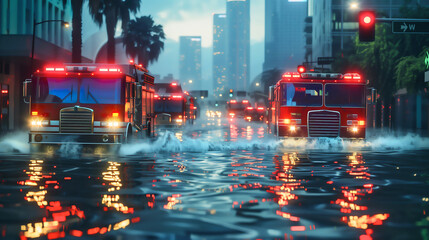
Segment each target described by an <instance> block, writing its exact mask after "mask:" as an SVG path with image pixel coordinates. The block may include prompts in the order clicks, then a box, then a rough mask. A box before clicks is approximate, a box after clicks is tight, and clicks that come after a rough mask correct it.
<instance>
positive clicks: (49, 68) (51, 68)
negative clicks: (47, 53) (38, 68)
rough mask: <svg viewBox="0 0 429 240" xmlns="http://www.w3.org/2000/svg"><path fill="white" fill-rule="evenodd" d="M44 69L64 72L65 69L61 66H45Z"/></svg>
mask: <svg viewBox="0 0 429 240" xmlns="http://www.w3.org/2000/svg"><path fill="white" fill-rule="evenodd" d="M45 70H46V71H47V72H64V70H65V69H64V68H63V67H58V68H54V67H47V68H45Z"/></svg>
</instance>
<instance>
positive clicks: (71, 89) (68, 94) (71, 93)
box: [61, 85, 73, 102]
mask: <svg viewBox="0 0 429 240" xmlns="http://www.w3.org/2000/svg"><path fill="white" fill-rule="evenodd" d="M71 95H73V85H72V86H71V87H70V92H69V93H67V95H66V96H65V97H64V98H62V99H61V102H64V100H65V99H66V98H68V97H69V96H71ZM70 100H71V101H73V98H72V99H70Z"/></svg>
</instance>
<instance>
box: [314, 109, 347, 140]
mask: <svg viewBox="0 0 429 240" xmlns="http://www.w3.org/2000/svg"><path fill="white" fill-rule="evenodd" d="M339 134H340V114H339V113H338V112H333V111H312V112H309V113H308V136H309V137H338V136H339Z"/></svg>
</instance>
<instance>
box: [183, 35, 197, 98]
mask: <svg viewBox="0 0 429 240" xmlns="http://www.w3.org/2000/svg"><path fill="white" fill-rule="evenodd" d="M179 68H180V69H179V74H180V81H181V83H182V86H183V88H184V89H185V90H187V91H190V90H201V89H202V87H203V85H202V83H201V37H200V36H181V37H180V60H179Z"/></svg>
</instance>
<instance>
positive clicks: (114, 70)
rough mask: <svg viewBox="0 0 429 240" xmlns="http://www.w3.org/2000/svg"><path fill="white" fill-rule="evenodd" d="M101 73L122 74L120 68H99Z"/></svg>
mask: <svg viewBox="0 0 429 240" xmlns="http://www.w3.org/2000/svg"><path fill="white" fill-rule="evenodd" d="M98 71H100V72H120V69H119V68H99V69H98Z"/></svg>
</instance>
